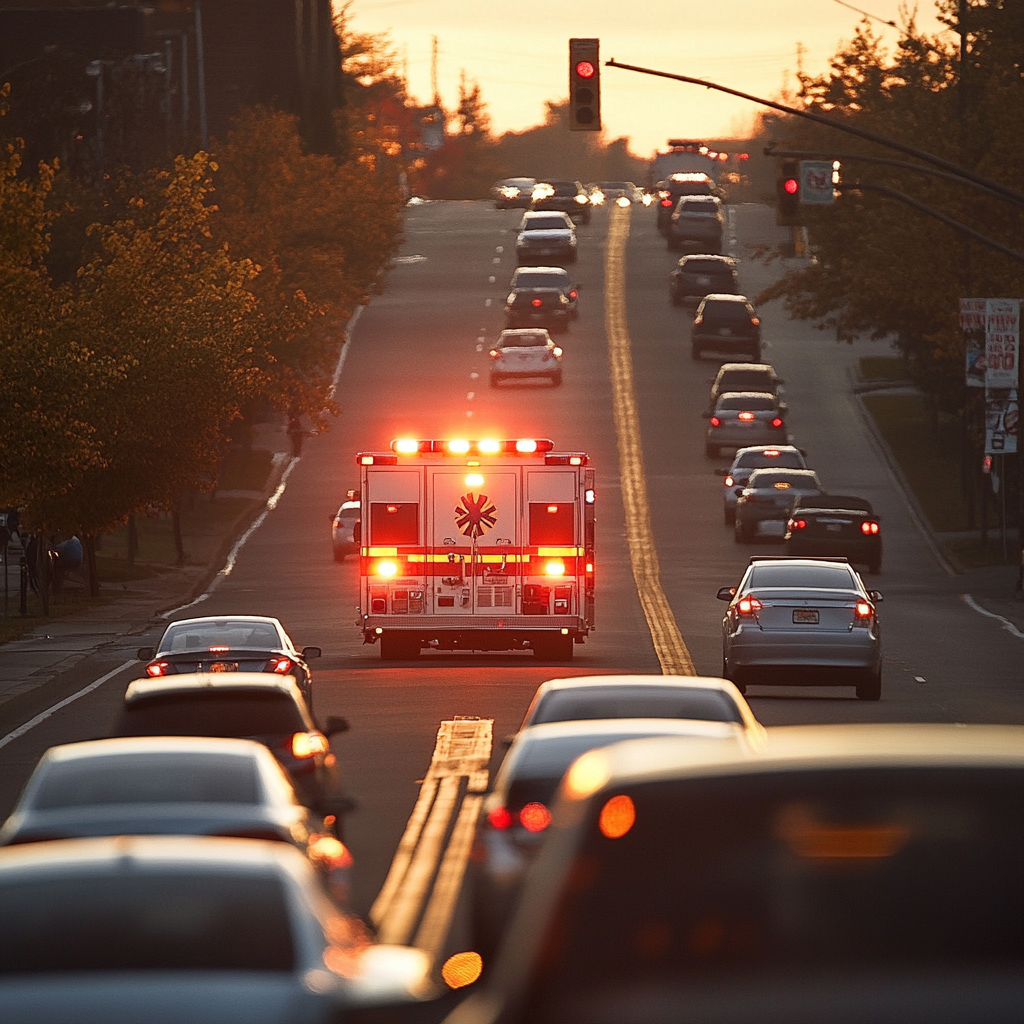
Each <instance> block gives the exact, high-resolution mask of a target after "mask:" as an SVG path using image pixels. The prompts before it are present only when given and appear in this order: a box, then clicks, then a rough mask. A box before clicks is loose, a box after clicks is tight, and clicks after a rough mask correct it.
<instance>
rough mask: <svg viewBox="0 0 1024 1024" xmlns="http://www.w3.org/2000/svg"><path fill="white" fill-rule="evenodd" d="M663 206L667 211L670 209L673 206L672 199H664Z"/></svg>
mask: <svg viewBox="0 0 1024 1024" xmlns="http://www.w3.org/2000/svg"><path fill="white" fill-rule="evenodd" d="M661 205H662V206H664V207H665V208H666V209H667V208H668V207H670V206H671V205H672V200H671V199H662V201H661Z"/></svg>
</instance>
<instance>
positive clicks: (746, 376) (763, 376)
mask: <svg viewBox="0 0 1024 1024" xmlns="http://www.w3.org/2000/svg"><path fill="white" fill-rule="evenodd" d="M717 383H718V390H719V392H722V391H774V390H775V381H774V380H772V376H771V374H770V373H767V372H766V371H765V370H730V371H729V372H728V373H723V374H722V375H721V376H720V377H719V378H718V382H717Z"/></svg>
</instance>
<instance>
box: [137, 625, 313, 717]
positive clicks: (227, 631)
mask: <svg viewBox="0 0 1024 1024" xmlns="http://www.w3.org/2000/svg"><path fill="white" fill-rule="evenodd" d="M320 654H321V651H320V648H319V647H303V648H302V650H301V651H300V650H298V649H297V648H296V646H295V644H293V643H292V641H291V638H290V637H289V636H288V634H287V633H286V632H285V631H284V627H283V626H282V625H281V623H280V622H279V621H278V620H277V619H272V618H270V617H268V616H264V615H220V616H217V615H210V616H206V617H204V618H198V619H180V620H179V621H177V622H172V623H171V624H170V625H169V626H168V627H167V628H166V629H165V630H164V635H163V636H162V637H160V642H159V643H158V644H157V645H156V648H155V649H154V648H152V647H140V648H139V651H138V657H139V660H140V661H148V662H149V664H148V665H147V666H146V675H147V676H151V677H154V678H155V677H158V676H166V675H173V674H174V673H176V672H271V673H273V674H274V675H278V676H292V677H294V679H295V681H296V683H298V686H299V690H300V691H301V692H302V696H303V698H304V699H305V701H306V704H307V705H308V706H309V707H310V708H312V707H313V677H312V673H311V672H310V671H309V665H308V664H307V662H308V661H311V660H312V659H314V658H319V657H320Z"/></svg>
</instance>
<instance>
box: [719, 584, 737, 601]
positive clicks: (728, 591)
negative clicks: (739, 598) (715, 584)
mask: <svg viewBox="0 0 1024 1024" xmlns="http://www.w3.org/2000/svg"><path fill="white" fill-rule="evenodd" d="M735 596H736V588H735V587H719V588H718V594H717V597H718V600H719V601H731V600H732V599H733V598H734V597H735Z"/></svg>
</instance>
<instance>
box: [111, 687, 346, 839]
mask: <svg viewBox="0 0 1024 1024" xmlns="http://www.w3.org/2000/svg"><path fill="white" fill-rule="evenodd" d="M347 729H348V722H346V721H345V719H344V718H334V717H332V718H328V719H327V723H326V725H325V727H324V729H323V730H321V729H319V728H318V727H317V724H316V722H314V720H313V717H312V715H311V714H310V712H309V708H308V707H307V705H306V702H305V701H304V700H303V699H302V694H301V693H300V692H299V688H298V686H297V685H296V682H295V679H294V677H292V676H278V675H268V674H266V673H257V672H223V673H213V674H205V673H204V674H202V675H170V676H160V677H159V678H156V679H136V680H134V681H133V682H131V683H129V684H128V689H127V690H126V691H125V695H124V703H123V705H122V707H121V713H120V715H119V717H118V720H117V723H116V724H115V726H114V730H113V732H114V735H115V736H224V737H228V738H232V737H235V738H238V739H250V740H256V741H257V742H258V743H262V744H263V745H264V746H265V747H268V748H269V749H270V751H271V753H272V754H273V755H274V756H275V757H276V758H277V760H278V761H279V762H280V763H281V766H282V767H283V768H284V770H285V771H286V772H287V773H288V775H289V776H290V778H291V780H292V783H293V784H294V786H295V788H296V789H297V790H298V791H299V792H300V793H301V794H302V799H303V801H304V802H305V803H306V804H307V805H308V806H310V807H313V808H315V809H316V810H319V811H321V813H323V814H335V816H336V817H337V818H338V819H339V820H338V825H339V828H340V824H341V822H340V815H339V813H338V810H339V808H341V807H343V806H344V804H345V801H342V800H341V799H340V797H339V794H338V784H339V768H338V765H337V759H336V758H335V756H334V755H333V754H332V753H331V747H330V743H329V741H328V737H330V736H333V735H336V734H338V733H341V732H345V731H346V730H347Z"/></svg>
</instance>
